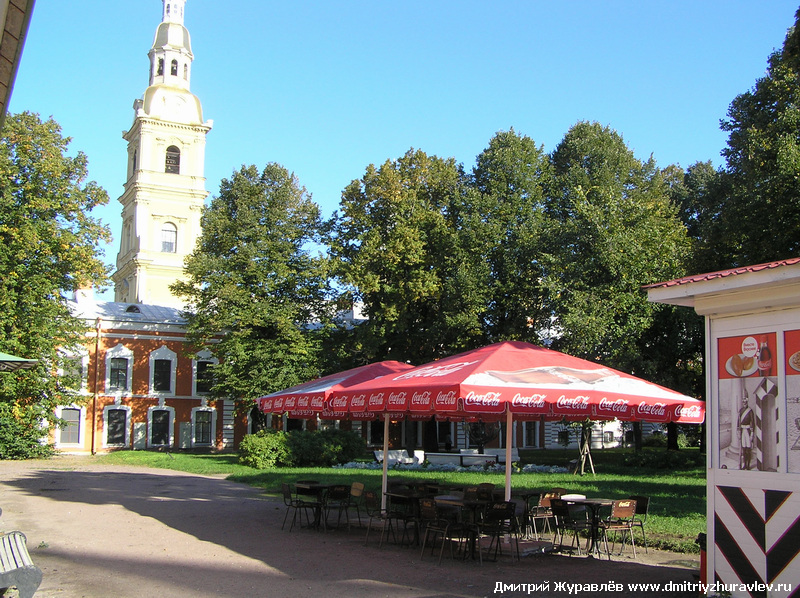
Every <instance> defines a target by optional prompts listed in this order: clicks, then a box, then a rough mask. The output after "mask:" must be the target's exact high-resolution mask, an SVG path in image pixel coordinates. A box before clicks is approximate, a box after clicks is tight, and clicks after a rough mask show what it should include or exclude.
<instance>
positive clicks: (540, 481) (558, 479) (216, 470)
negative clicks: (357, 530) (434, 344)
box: [94, 449, 706, 552]
mask: <svg viewBox="0 0 800 598" xmlns="http://www.w3.org/2000/svg"><path fill="white" fill-rule="evenodd" d="M650 450H654V451H659V450H664V449H650ZM626 452H630V449H620V450H618V449H613V450H604V451H598V452H595V453H593V457H594V464H595V469H596V471H597V474H596V475H592V474H591V473H588V474H587V475H584V476H577V475H572V474H568V473H559V474H541V473H515V474H513V475H512V478H511V483H512V487H513V489H514V490H523V489H525V490H548V489H550V488H553V487H557V486H560V487H563V488H567V490H568V491H570V492H577V493H580V494H585V495H587V496H601V497H604V498H626V497H628V496H630V495H645V496H649V497H650V513H649V516H648V519H647V523H646V532H647V541H648V544H649V545H651V546H656V547H659V548H662V549H665V550H673V551H677V552H698V550H699V549H698V546H697V544H695V538H697V535H698V534H699V533H700V532H705V531H706V477H705V467H704V466H699V467H691V468H686V469H678V470H675V469H673V470H663V469H650V468H631V467H630V466H625V465H624V464H622V457H623V456H624V455H625V453H626ZM520 456H521V458H522V460H523V462H524V463H536V464H539V465H550V464H559V465H564V464H565V463H567V462H568V461H569V459H572V458H574V457H575V452H574V451H559V450H547V451H520ZM94 458H95V459H96V460H97V461H98V462H104V463H119V464H125V465H137V466H143V467H157V468H164V469H175V470H179V471H185V472H189V473H196V474H200V475H224V476H225V477H227V478H228V479H230V480H232V481H235V482H241V483H244V484H249V485H252V486H257V487H260V488H263V489H264V491H265V492H266V493H268V494H275V495H278V494H279V493H280V485H281V482H289V483H292V482H294V481H295V480H297V479H302V478H306V479H309V478H313V479H317V480H320V481H321V482H324V483H344V484H350V483H351V482H354V481H361V482H364V484H365V485H366V487H367V488H368V489H370V488H371V489H380V484H381V471H380V470H379V469H335V468H310V467H304V468H279V469H267V470H257V469H253V468H251V467H247V466H244V465H240V464H239V463H238V461H237V456H236V455H235V454H231V453H223V454H191V453H162V452H150V451H119V452H114V453H110V454H106V455H98V456H96V457H94ZM389 475H390V476H391V477H392V479H413V480H432V481H434V480H435V481H438V482H444V483H454V484H465V485H468V484H477V483H480V482H493V483H494V484H496V485H497V486H500V487H502V486H503V485H504V483H505V479H504V476H503V474H500V473H493V472H463V473H462V472H441V471H424V470H406V471H403V470H390V474H389Z"/></svg>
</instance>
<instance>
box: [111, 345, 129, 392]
mask: <svg viewBox="0 0 800 598" xmlns="http://www.w3.org/2000/svg"><path fill="white" fill-rule="evenodd" d="M132 368H133V351H131V350H130V349H128V348H127V347H125V346H124V345H116V346H115V347H113V348H111V349H109V350H108V351H106V392H107V393H115V392H129V391H130V390H131V373H132V372H131V370H132Z"/></svg>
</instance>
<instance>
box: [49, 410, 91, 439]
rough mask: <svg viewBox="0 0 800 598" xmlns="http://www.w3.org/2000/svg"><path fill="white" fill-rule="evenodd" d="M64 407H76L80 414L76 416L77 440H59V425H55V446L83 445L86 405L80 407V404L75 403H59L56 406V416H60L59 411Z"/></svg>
mask: <svg viewBox="0 0 800 598" xmlns="http://www.w3.org/2000/svg"><path fill="white" fill-rule="evenodd" d="M64 409H77V410H78V411H80V416H79V417H78V442H61V426H56V434H55V436H56V441H55V445H56V448H62V447H63V448H76V447H83V443H84V442H85V440H86V436H85V427H86V407H81V406H80V405H75V404H74V403H73V404H72V405H59V406H58V407H56V417H58V418H61V412H62V410H64Z"/></svg>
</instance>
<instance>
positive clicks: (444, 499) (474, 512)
mask: <svg viewBox="0 0 800 598" xmlns="http://www.w3.org/2000/svg"><path fill="white" fill-rule="evenodd" d="M434 500H435V501H436V506H437V507H456V508H458V509H459V512H460V513H462V515H461V517H460V519H461V523H462V524H463V526H464V531H466V532H467V533H468V534H469V539H468V542H469V555H470V557H471V558H473V559H474V558H475V556H476V555H475V552H476V551H475V549H476V547H477V545H478V535H479V525H480V519H481V518H480V516H479V512H480V511H482V510H483V509H485V508H486V507H487V506H488V505H489V504H491V501H490V500H486V499H480V498H478V499H467V498H464V495H463V493H461V494H444V495H440V496H435V497H434ZM464 512H466V513H467V514H468V516H467V517H466V518H465V517H464V516H463V513H464ZM478 552H479V554H478V555H477V556H478V557H481V555H480V550H478ZM465 558H466V554H465ZM482 561H483V559H482V558H481V562H482Z"/></svg>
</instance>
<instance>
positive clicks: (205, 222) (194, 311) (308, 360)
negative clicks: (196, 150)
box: [171, 163, 329, 409]
mask: <svg viewBox="0 0 800 598" xmlns="http://www.w3.org/2000/svg"><path fill="white" fill-rule="evenodd" d="M202 226H203V232H202V235H201V237H200V239H199V241H198V245H197V248H196V249H195V251H194V252H193V253H192V254H191V255H190V256H189V257H188V258H187V260H186V272H187V275H188V281H187V282H178V283H175V284H174V285H173V286H172V287H171V288H172V290H173V292H175V293H177V294H178V295H180V296H183V297H185V298H186V299H187V300H188V307H189V309H188V313H187V318H188V331H189V335H190V338H191V339H192V340H193V341H194V342H195V343H196V344H197V345H205V346H207V348H208V349H209V350H210V351H211V352H212V354H213V355H214V356H215V357H217V358H218V359H219V361H220V363H219V365H218V366H216V367H215V368H214V384H213V386H212V396H215V397H219V398H234V399H235V400H236V401H237V403H238V406H239V407H240V408H242V409H249V408H251V407H252V405H253V400H254V399H255V398H257V397H259V396H261V395H263V394H266V393H269V392H273V391H277V390H281V389H283V388H287V387H289V386H294V385H295V384H299V383H301V382H305V381H307V380H310V379H312V378H314V377H316V376H317V375H318V374H319V369H318V364H317V359H318V350H319V332H318V328H319V327H324V325H325V322H326V320H327V312H328V310H329V307H328V302H327V301H326V300H327V290H328V278H327V266H326V259H325V258H324V257H321V256H319V255H316V254H315V253H314V252H313V250H312V244H313V243H316V242H318V240H319V239H318V235H319V232H320V229H321V220H320V212H319V208H318V206H317V205H316V204H315V203H314V202H313V201H312V200H311V197H310V196H309V195H308V193H307V192H306V190H305V189H304V188H303V187H301V186H300V184H299V182H298V181H297V178H296V177H295V176H294V175H293V174H290V173H289V172H288V171H287V170H286V169H285V168H284V167H282V166H280V165H278V164H274V163H270V164H267V165H266V166H265V167H264V169H263V170H262V171H261V172H259V171H258V169H257V168H256V167H255V166H247V167H244V166H243V167H242V168H241V169H240V170H239V171H238V172H234V173H233V175H232V177H231V178H230V179H223V181H222V182H221V184H220V193H219V196H217V197H214V198H213V199H212V201H211V203H210V205H209V206H208V207H207V208H206V209H205V210H204V212H203V218H202Z"/></svg>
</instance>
